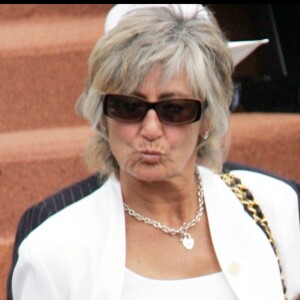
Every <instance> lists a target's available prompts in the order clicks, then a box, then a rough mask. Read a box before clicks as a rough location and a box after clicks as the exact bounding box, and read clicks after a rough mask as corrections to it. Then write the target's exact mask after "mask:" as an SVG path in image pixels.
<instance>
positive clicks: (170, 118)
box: [157, 99, 201, 124]
mask: <svg viewBox="0 0 300 300" xmlns="http://www.w3.org/2000/svg"><path fill="white" fill-rule="evenodd" d="M157 112H158V114H159V117H160V119H161V120H162V121H164V122H165V123H169V124H188V123H192V122H194V121H197V120H199V119H200V115H201V103H200V102H199V101H196V100H190V99H182V100H167V101H162V102H159V104H158V105H157Z"/></svg>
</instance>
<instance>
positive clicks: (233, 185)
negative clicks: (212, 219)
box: [219, 173, 287, 300]
mask: <svg viewBox="0 0 300 300" xmlns="http://www.w3.org/2000/svg"><path fill="white" fill-rule="evenodd" d="M219 175H220V177H221V179H222V180H223V181H224V182H225V183H226V184H227V186H228V187H229V188H230V189H231V190H232V191H233V193H234V194H235V195H236V197H237V198H238V199H239V200H240V202H241V203H242V205H243V207H244V209H245V211H246V212H247V213H248V214H249V215H250V216H251V218H252V219H253V220H254V222H255V223H256V224H257V225H258V226H259V227H260V228H261V229H262V231H263V232H264V233H265V235H266V236H267V239H268V240H269V242H270V244H271V246H272V248H273V251H274V253H275V256H276V259H277V262H278V266H279V270H280V275H281V283H282V289H283V293H284V296H285V299H286V300H287V296H286V285H285V282H284V278H283V275H282V268H281V264H280V260H279V256H278V253H277V250H276V246H275V241H274V239H273V237H272V234H271V230H270V227H269V225H268V221H267V220H266V218H265V216H264V213H263V211H262V210H261V208H260V206H259V205H258V203H257V202H256V201H255V199H254V197H253V195H252V193H251V192H250V191H249V189H248V188H246V187H245V186H244V185H243V184H242V182H241V180H240V179H239V178H237V177H235V176H234V175H233V174H230V173H220V174H219Z"/></svg>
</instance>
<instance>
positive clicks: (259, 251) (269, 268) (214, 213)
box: [200, 167, 284, 300]
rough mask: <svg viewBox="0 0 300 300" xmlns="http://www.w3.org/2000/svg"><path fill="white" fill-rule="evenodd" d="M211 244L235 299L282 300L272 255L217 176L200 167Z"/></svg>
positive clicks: (260, 233)
mask: <svg viewBox="0 0 300 300" xmlns="http://www.w3.org/2000/svg"><path fill="white" fill-rule="evenodd" d="M200 174H201V177H202V181H203V189H204V197H205V206H206V211H207V216H208V222H209V227H210V233H211V237H212V242H213V245H214V249H215V251H216V255H217V258H218V261H219V263H220V266H221V269H222V271H223V272H224V274H225V277H226V278H227V280H228V282H229V284H230V285H231V287H232V289H233V290H234V292H235V293H236V295H237V298H238V299H256V300H259V299H273V300H275V299H278V300H279V299H280V300H282V299H284V296H283V292H282V286H281V277H280V272H279V267H278V263H277V260H276V257H275V255H274V251H273V249H272V247H271V245H270V242H269V241H268V239H267V237H266V235H265V234H264V232H263V231H262V230H261V229H260V228H259V226H258V225H257V224H256V223H255V222H254V220H253V219H252V218H251V217H250V216H249V215H248V214H247V213H246V212H245V211H244V208H243V206H242V204H241V203H240V201H239V200H238V198H237V197H236V196H235V194H234V193H233V192H232V191H231V189H230V188H228V187H227V185H226V184H225V183H224V182H223V181H222V179H221V178H220V177H219V175H217V174H215V173H213V172H212V171H210V170H208V169H206V168H203V167H200Z"/></svg>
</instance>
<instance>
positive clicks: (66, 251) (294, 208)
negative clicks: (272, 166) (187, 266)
mask: <svg viewBox="0 0 300 300" xmlns="http://www.w3.org/2000/svg"><path fill="white" fill-rule="evenodd" d="M199 171H200V174H201V177H202V181H203V188H204V196H205V205H206V210H207V215H208V221H209V226H210V232H211V236H212V241H213V245H214V249H215V252H216V255H217V258H218V261H219V263H220V266H221V268H222V271H223V272H224V275H225V277H226V278H227V280H228V282H229V284H230V286H231V288H232V289H233V291H234V293H235V294H236V296H237V298H238V299H241V300H277V299H278V300H282V299H284V296H283V293H282V286H281V279H280V272H279V268H278V264H277V261H276V258H275V255H274V252H273V249H272V248H271V245H270V243H269V241H268V239H267V238H266V236H265V234H264V233H263V232H262V230H261V229H260V228H259V227H258V226H257V225H256V224H255V222H254V221H253V219H252V218H251V217H249V215H248V214H247V213H246V212H245V211H244V208H243V206H242V205H241V203H240V202H239V200H238V199H237V198H236V196H235V195H234V194H233V193H232V191H231V190H230V189H229V188H228V187H227V186H226V184H225V183H224V182H223V181H222V180H221V179H220V177H219V176H218V175H217V174H215V173H213V172H212V171H210V170H208V169H206V168H203V167H199ZM232 173H234V174H235V175H236V176H237V177H239V178H240V179H241V180H242V182H243V183H244V184H245V186H246V187H248V188H249V189H250V191H251V192H252V193H253V195H254V197H255V199H256V201H257V202H258V203H259V204H260V206H261V208H262V210H263V212H264V214H265V216H266V218H267V220H268V223H269V226H270V228H271V231H272V234H273V237H274V240H275V242H276V245H277V250H278V253H279V256H280V261H281V265H282V268H283V274H284V278H285V282H286V285H287V290H288V297H289V299H292V297H293V296H294V295H296V293H298V292H300V279H299V278H300V231H299V215H298V201H297V195H296V193H295V192H294V190H293V189H292V188H291V187H289V186H288V185H287V184H285V183H284V182H282V181H279V180H277V179H274V178H272V177H268V176H266V175H262V174H259V173H254V172H250V171H234V172H232ZM125 239H126V237H125V215H124V209H123V202H122V194H121V187H120V184H119V182H118V180H117V179H116V178H115V176H114V175H112V176H111V177H110V178H109V179H108V180H107V181H106V183H105V184H104V185H103V186H102V187H101V188H100V189H98V190H96V191H95V192H93V193H92V194H90V195H89V196H87V197H85V198H84V199H82V200H80V201H78V202H76V203H74V204H72V205H70V206H68V207H66V208H65V209H63V210H62V211H60V212H58V213H57V214H55V215H54V216H52V217H51V218H49V219H48V220H46V221H45V222H44V223H43V224H41V225H40V226H39V227H38V228H37V229H35V230H34V231H33V232H32V233H31V234H30V235H29V236H28V237H27V238H26V239H25V240H24V241H23V243H22V244H21V246H20V248H19V260H18V262H17V265H16V268H15V271H14V274H13V278H12V284H13V296H14V300H28V299H30V300H41V299H43V300H58V299H60V300H66V299H68V300H87V299H90V300H120V299H121V295H122V288H123V282H124V270H125V257H126V253H125V252H126V241H125Z"/></svg>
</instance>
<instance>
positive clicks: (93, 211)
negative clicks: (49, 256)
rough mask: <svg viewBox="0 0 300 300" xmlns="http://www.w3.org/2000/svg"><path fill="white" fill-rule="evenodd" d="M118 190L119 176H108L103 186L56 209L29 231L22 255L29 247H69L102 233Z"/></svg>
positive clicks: (24, 241)
mask: <svg viewBox="0 0 300 300" xmlns="http://www.w3.org/2000/svg"><path fill="white" fill-rule="evenodd" d="M119 194H120V190H119V186H118V182H117V180H116V179H115V178H109V179H108V180H107V181H106V182H105V184H104V185H103V186H102V187H101V188H99V189H97V190H95V191H93V192H92V193H91V194H89V195H87V196H86V197H84V198H82V199H81V200H80V201H77V202H74V203H71V204H68V205H67V206H65V207H64V208H63V209H61V210H59V211H56V213H55V214H53V215H52V216H51V217H50V218H47V219H46V220H45V221H44V222H43V223H42V224H41V225H39V226H38V227H37V228H35V229H34V230H33V231H32V232H30V234H29V235H28V236H27V237H26V238H25V239H24V240H23V242H22V243H21V245H20V248H19V253H20V255H21V253H22V251H24V249H28V248H36V249H39V251H40V250H42V251H45V252H47V251H50V252H52V250H53V247H52V246H55V245H56V246H58V247H67V248H69V247H75V246H78V245H83V244H85V243H90V241H91V240H93V239H94V237H95V236H97V234H99V235H100V236H101V231H103V229H104V225H105V224H107V223H108V222H109V218H110V217H111V213H113V209H112V206H113V205H114V200H115V199H116V198H118V196H119ZM102 233H104V232H102ZM95 240H96V238H95ZM49 246H51V247H50V248H48V247H49Z"/></svg>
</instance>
